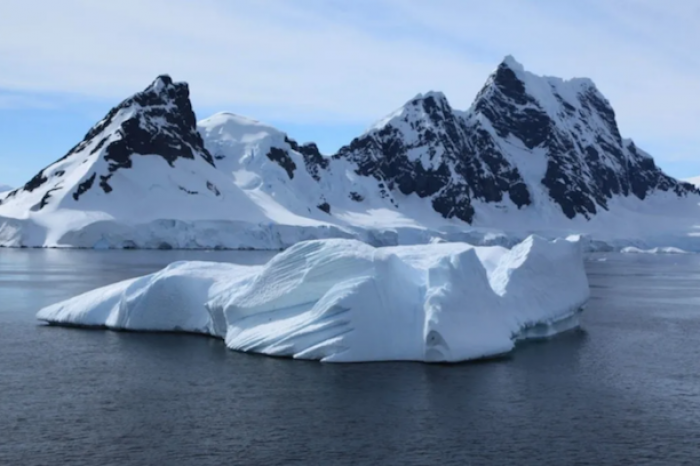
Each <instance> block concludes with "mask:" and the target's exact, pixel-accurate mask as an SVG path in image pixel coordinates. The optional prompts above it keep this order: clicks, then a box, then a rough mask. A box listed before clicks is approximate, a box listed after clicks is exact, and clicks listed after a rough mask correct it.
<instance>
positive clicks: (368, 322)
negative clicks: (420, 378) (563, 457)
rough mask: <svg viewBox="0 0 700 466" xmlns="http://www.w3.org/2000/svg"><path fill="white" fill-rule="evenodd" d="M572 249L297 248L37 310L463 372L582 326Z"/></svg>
mask: <svg viewBox="0 0 700 466" xmlns="http://www.w3.org/2000/svg"><path fill="white" fill-rule="evenodd" d="M583 264H584V261H583V248H582V244H581V242H580V240H579V238H577V237H571V238H568V239H558V240H555V241H547V240H545V239H542V238H540V237H537V236H530V237H528V238H527V239H525V240H524V241H523V242H521V243H520V244H517V245H516V246H514V247H513V248H512V249H507V248H504V247H501V246H491V247H475V246H471V245H468V244H465V243H436V244H429V245H420V246H398V247H384V248H374V247H372V246H370V245H367V244H366V243H362V242H359V241H356V240H348V239H331V240H315V241H307V242H302V243H299V244H296V245H295V246H293V247H291V248H289V249H288V250H286V251H284V252H281V253H280V254H278V255H277V256H275V257H274V258H272V259H271V260H270V261H269V262H268V263H267V264H265V265H263V266H240V265H233V264H221V263H210V262H176V263H173V264H171V265H169V266H168V267H166V268H165V269H163V270H161V271H159V272H156V273H153V274H151V275H147V276H144V277H140V278H135V279H131V280H127V281H123V282H120V283H116V284H113V285H109V286H106V287H103V288H99V289H96V290H93V291H90V292H87V293H85V294H83V295H80V296H77V297H75V298H72V299H69V300H67V301H64V302H61V303H58V304H54V305H52V306H49V307H46V308H44V309H42V310H41V311H40V312H39V313H38V316H37V317H38V318H39V319H41V320H43V321H46V322H49V323H51V324H58V325H77V326H97V327H105V328H110V329H122V330H138V331H184V332H193V333H202V334H207V335H211V336H215V337H218V338H222V339H224V340H225V342H226V345H227V346H228V347H229V348H231V349H234V350H239V351H246V352H253V353H262V354H267V355H275V356H287V357H292V358H297V359H312V360H320V361H324V362H359V361H387V360H412V361H425V362H457V361H464V360H470V359H478V358H484V357H490V356H495V355H499V354H502V353H506V352H508V351H510V350H512V349H513V347H514V345H515V342H516V341H518V340H519V339H525V338H539V337H547V336H550V335H553V334H555V333H558V332H561V331H564V330H568V329H571V328H574V327H576V326H578V315H579V311H580V310H581V309H582V307H583V306H584V304H585V303H586V301H587V300H588V297H589V288H588V279H587V277H586V274H585V270H584V265H583Z"/></svg>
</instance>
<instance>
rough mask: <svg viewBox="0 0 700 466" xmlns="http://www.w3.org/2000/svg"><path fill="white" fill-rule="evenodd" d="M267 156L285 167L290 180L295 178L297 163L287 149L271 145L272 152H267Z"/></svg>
mask: <svg viewBox="0 0 700 466" xmlns="http://www.w3.org/2000/svg"><path fill="white" fill-rule="evenodd" d="M267 158H268V159H270V160H272V161H273V162H276V163H277V164H278V165H279V166H280V167H282V168H284V170H285V171H286V172H287V176H289V179H290V180H291V179H293V178H294V170H296V169H297V165H296V164H295V163H294V160H292V158H291V157H290V156H289V154H288V153H287V151H286V150H284V149H280V148H277V147H271V148H270V152H268V153H267Z"/></svg>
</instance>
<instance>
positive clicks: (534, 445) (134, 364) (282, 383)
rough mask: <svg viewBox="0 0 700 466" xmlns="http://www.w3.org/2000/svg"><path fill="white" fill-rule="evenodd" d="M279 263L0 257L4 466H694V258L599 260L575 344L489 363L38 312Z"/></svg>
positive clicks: (699, 456) (530, 347)
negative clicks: (59, 319) (54, 318)
mask: <svg viewBox="0 0 700 466" xmlns="http://www.w3.org/2000/svg"><path fill="white" fill-rule="evenodd" d="M270 256H271V253H261V252H221V251H212V252H184V251H83V250H79V251H61V250H7V249H4V250H0V465H210V464H211V465H215V464H216V465H221V464H227V465H228V464H231V465H288V464H300V465H305V464H308V465H335V464H338V465H351V464H353V465H355V464H358V465H363V464H368V465H383V464H387V465H394V464H396V465H414V464H415V465H432V464H440V465H452V464H454V465H485V464H486V465H488V464H498V465H510V464H518V465H530V464H532V465H622V464H630V465H652V464H653V465H665V466H666V465H683V464H688V465H698V464H700V256H694V255H687V256H671V255H668V256H651V255H622V254H604V255H595V256H592V257H591V258H590V259H589V260H588V262H587V269H588V272H589V277H590V281H591V290H592V299H591V302H590V303H589V305H588V307H587V309H586V311H585V312H584V314H583V315H582V321H583V327H582V329H581V330H579V331H574V332H570V333H567V334H564V335H561V336H558V337H556V338H554V339H551V340H548V341H545V342H538V343H525V344H523V345H521V346H519V347H518V348H517V350H516V351H515V352H514V353H513V354H512V355H510V356H509V357H506V358H502V359H499V360H495V361H489V362H480V363H465V364H458V365H425V364H419V363H374V364H352V365H328V364H320V363H317V362H304V361H291V360H285V359H274V358H267V357H262V356H254V355H247V354H239V353H235V352H232V351H229V350H227V349H226V348H225V347H224V345H223V343H222V342H220V341H217V340H213V339H209V338H206V337H201V336H187V335H174V334H135V333H120V332H108V331H100V330H80V329H68V328H58V327H48V326H44V325H41V324H40V323H38V322H37V321H36V320H35V318H34V315H35V313H36V311H37V310H38V309H40V308H41V307H42V306H45V305H47V304H51V303H53V302H56V301H59V300H62V299H65V298H68V297H71V296H73V295H75V294H78V293H80V292H83V291H87V290H90V289H92V288H95V287H97V286H101V285H105V284H108V283H112V282H114V281H117V280H121V279H125V278H129V277H133V276H137V275H142V274H145V273H149V272H152V271H155V270H157V269H159V268H161V267H163V266H164V265H166V264H168V263H170V262H172V261H175V260H183V259H196V260H219V261H231V262H237V263H249V264H253V263H262V262H264V261H265V260H267V259H268V258H269V257H270Z"/></svg>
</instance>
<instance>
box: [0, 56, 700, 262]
mask: <svg viewBox="0 0 700 466" xmlns="http://www.w3.org/2000/svg"><path fill="white" fill-rule="evenodd" d="M699 204H700V191H699V190H698V189H697V188H695V187H694V186H693V185H691V184H689V183H683V182H679V181H677V180H675V179H673V178H671V177H669V176H667V175H666V174H665V173H663V171H661V170H660V169H659V168H658V167H656V165H655V164H654V161H653V159H652V158H651V156H649V155H648V154H646V153H645V152H644V151H642V150H641V149H639V148H638V147H636V145H635V144H634V143H633V142H632V141H631V140H627V139H623V138H622V137H621V135H620V133H619V130H618V128H617V122H616V120H615V114H614V111H613V109H612V107H611V105H610V103H609V102H608V101H607V100H606V99H605V97H603V95H602V94H601V93H600V92H599V91H598V90H597V88H596V87H595V85H594V84H593V83H592V81H590V80H588V79H582V78H575V79H570V80H563V79H559V78H553V77H542V76H537V75H534V74H532V73H530V72H528V71H526V70H525V69H524V67H523V66H522V65H520V64H519V63H517V62H516V61H515V60H514V59H513V58H512V57H506V59H505V60H504V61H503V63H501V64H500V65H499V66H498V67H497V69H496V70H495V71H494V72H493V73H492V75H491V76H489V78H488V79H487V81H486V83H485V85H484V87H483V88H482V90H481V91H480V92H479V93H478V95H477V97H476V99H475V101H474V104H473V105H472V106H471V107H470V108H469V109H468V110H466V111H461V110H455V109H453V108H452V107H451V106H450V104H449V102H448V101H447V98H446V97H445V96H444V95H443V94H442V93H440V92H428V93H425V94H419V95H417V96H416V97H414V98H413V99H411V100H410V101H408V102H407V103H406V104H405V105H404V106H402V107H401V108H400V109H398V110H396V111H394V112H392V113H391V114H390V115H389V116H387V117H386V118H384V119H382V120H380V121H379V122H377V123H376V124H375V125H373V126H372V127H371V128H370V129H369V130H368V131H367V132H365V133H364V134H362V135H360V136H359V137H358V138H356V139H354V140H353V141H352V142H351V143H350V144H349V145H347V146H345V147H343V148H341V149H340V150H339V151H338V153H337V154H334V155H332V156H325V155H322V154H321V153H320V152H319V150H318V148H317V147H316V145H315V144H313V143H307V144H299V143H297V142H296V141H295V140H293V139H292V138H290V137H289V136H288V135H286V134H285V133H283V132H281V131H279V130H277V129H275V128H273V127H271V126H269V125H266V124H264V123H261V122H259V121H255V120H252V119H249V118H245V117H242V116H239V115H235V114H232V113H217V114H215V115H213V116H211V117H209V118H206V119H204V120H201V121H199V122H198V123H197V122H196V119H195V115H194V113H193V111H192V105H191V102H190V100H189V88H188V86H187V84H185V83H175V82H173V81H172V80H171V79H170V78H169V77H168V76H160V77H158V78H157V79H156V80H155V81H154V82H153V83H152V84H151V85H150V86H148V87H147V88H146V89H145V90H144V91H142V92H139V93H137V94H136V95H134V96H133V97H131V98H128V99H126V100H125V101H123V102H122V103H120V104H119V105H118V106H116V107H115V108H114V109H112V110H111V111H110V112H109V114H108V115H106V116H105V118H104V119H103V120H101V121H100V122H98V123H97V124H96V125H95V126H94V127H93V128H92V129H91V130H90V131H89V132H88V133H87V135H86V136H85V138H84V139H83V141H81V142H80V143H79V144H78V145H76V146H75V147H74V148H73V149H71V150H70V151H69V152H68V153H67V154H66V155H65V156H64V157H62V158H61V159H60V160H58V161H56V162H55V163H53V164H51V165H50V166H48V167H46V168H44V169H43V170H41V171H40V172H39V173H38V174H37V175H36V176H35V177H34V178H32V179H31V180H30V181H29V182H28V183H26V184H25V185H24V186H23V187H20V188H17V189H14V190H12V191H10V192H7V193H3V194H2V195H0V246H10V247H18V246H30V247H89V248H170V247H177V248H256V249H280V248H286V247H289V246H291V245H293V244H294V243H296V242H298V241H302V240H308V239H320V238H356V239H360V240H362V241H365V242H368V243H370V244H372V245H397V244H419V243H427V242H430V241H438V240H439V241H469V242H473V243H475V244H482V245H485V244H504V245H512V244H514V243H515V242H517V241H519V240H522V239H523V238H525V237H527V236H528V235H530V234H532V233H537V234H539V235H542V236H544V237H548V238H554V237H560V236H567V235H570V234H584V235H587V236H588V237H590V238H589V239H590V241H588V242H587V244H588V245H589V246H591V247H596V248H604V247H608V246H609V247H614V248H621V247H627V246H631V247H636V248H639V249H653V248H656V247H677V248H682V249H684V250H689V251H700V206H699ZM606 245H607V246H606Z"/></svg>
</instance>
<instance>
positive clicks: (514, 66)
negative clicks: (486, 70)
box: [499, 55, 525, 72]
mask: <svg viewBox="0 0 700 466" xmlns="http://www.w3.org/2000/svg"><path fill="white" fill-rule="evenodd" d="M499 67H505V68H510V69H511V70H513V71H515V72H523V71H525V67H524V66H523V65H522V64H521V63H520V62H519V61H517V60H516V59H515V57H513V55H506V56H505V58H503V61H502V62H501V64H500V65H499Z"/></svg>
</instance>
